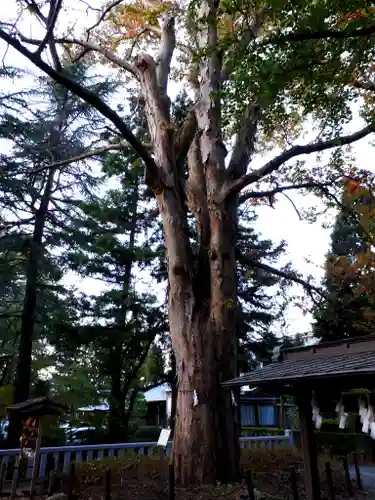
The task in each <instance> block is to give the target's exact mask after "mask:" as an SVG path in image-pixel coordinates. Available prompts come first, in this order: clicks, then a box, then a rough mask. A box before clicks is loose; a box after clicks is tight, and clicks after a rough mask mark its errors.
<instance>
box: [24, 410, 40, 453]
mask: <svg viewBox="0 0 375 500" xmlns="http://www.w3.org/2000/svg"><path fill="white" fill-rule="evenodd" d="M38 434H39V418H38V417H29V418H27V419H26V420H24V422H23V427H22V431H21V437H20V450H21V453H22V454H24V455H26V456H28V457H33V456H34V454H35V449H36V442H37V439H38Z"/></svg>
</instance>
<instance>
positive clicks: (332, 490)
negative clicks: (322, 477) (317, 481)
mask: <svg viewBox="0 0 375 500" xmlns="http://www.w3.org/2000/svg"><path fill="white" fill-rule="evenodd" d="M326 478H327V485H328V492H329V499H330V500H335V485H334V483H333V477H332V469H331V464H330V463H329V462H326Z"/></svg>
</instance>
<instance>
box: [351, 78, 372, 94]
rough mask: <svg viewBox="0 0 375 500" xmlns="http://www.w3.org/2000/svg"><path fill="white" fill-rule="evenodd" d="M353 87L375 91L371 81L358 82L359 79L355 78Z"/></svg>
mask: <svg viewBox="0 0 375 500" xmlns="http://www.w3.org/2000/svg"><path fill="white" fill-rule="evenodd" d="M353 87H355V88H357V89H361V90H371V91H373V92H374V91H375V83H371V82H360V81H359V80H356V81H355V82H353Z"/></svg>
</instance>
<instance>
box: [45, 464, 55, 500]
mask: <svg viewBox="0 0 375 500" xmlns="http://www.w3.org/2000/svg"><path fill="white" fill-rule="evenodd" d="M56 483H57V477H56V472H55V471H54V470H51V472H50V473H49V481H48V490H47V496H49V497H50V496H51V495H53V494H54V493H56Z"/></svg>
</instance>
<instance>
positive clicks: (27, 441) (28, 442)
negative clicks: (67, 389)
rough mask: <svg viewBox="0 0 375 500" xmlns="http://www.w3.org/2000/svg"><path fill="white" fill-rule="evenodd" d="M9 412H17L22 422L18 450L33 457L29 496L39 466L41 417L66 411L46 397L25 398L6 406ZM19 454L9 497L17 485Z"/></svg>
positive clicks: (33, 486) (13, 494)
mask: <svg viewBox="0 0 375 500" xmlns="http://www.w3.org/2000/svg"><path fill="white" fill-rule="evenodd" d="M7 410H8V412H9V413H10V414H17V415H18V418H19V420H20V423H21V422H22V423H23V429H22V431H21V435H20V450H21V452H24V453H25V454H27V455H29V456H30V457H33V459H34V463H33V471H32V475H31V484H30V498H31V497H32V496H33V494H34V489H35V482H36V477H37V468H38V466H39V454H40V445H41V440H42V428H41V427H42V426H41V422H42V418H43V417H45V416H48V415H56V416H57V415H61V414H62V413H64V412H66V411H67V408H66V407H65V406H64V405H62V404H59V403H56V402H55V401H53V400H51V399H49V398H48V397H40V398H33V399H27V400H26V401H22V402H21V403H17V404H14V405H11V406H8V408H7ZM19 461H20V455H18V456H17V461H16V465H15V471H14V476H13V484H12V493H11V497H13V498H14V496H15V493H16V489H17V485H18V466H19Z"/></svg>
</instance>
